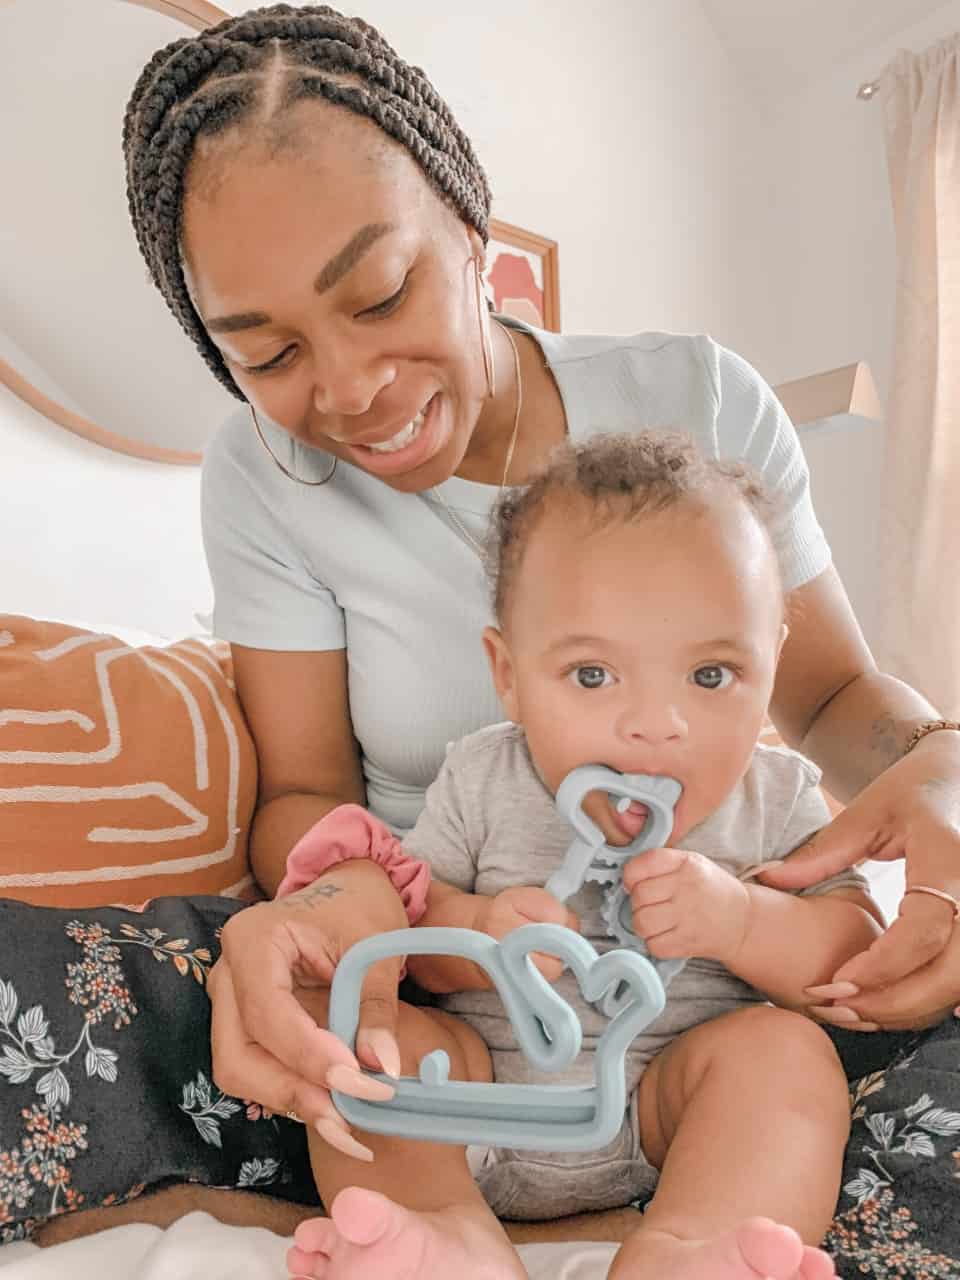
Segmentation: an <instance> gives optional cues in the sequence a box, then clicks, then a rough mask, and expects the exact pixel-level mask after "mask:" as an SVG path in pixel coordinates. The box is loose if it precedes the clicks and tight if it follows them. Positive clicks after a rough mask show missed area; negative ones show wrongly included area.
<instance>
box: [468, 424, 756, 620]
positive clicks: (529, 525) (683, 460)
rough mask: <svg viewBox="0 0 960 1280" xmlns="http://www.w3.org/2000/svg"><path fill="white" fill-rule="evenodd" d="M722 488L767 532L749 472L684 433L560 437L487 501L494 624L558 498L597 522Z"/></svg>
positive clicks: (625, 518) (704, 497) (700, 500)
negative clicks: (514, 483) (515, 483)
mask: <svg viewBox="0 0 960 1280" xmlns="http://www.w3.org/2000/svg"><path fill="white" fill-rule="evenodd" d="M724 493H725V494H728V495H730V496H733V497H734V498H735V499H736V500H738V501H739V502H741V503H743V505H744V506H745V507H746V508H747V509H748V510H749V511H750V513H751V514H752V515H753V516H754V518H755V519H756V521H757V523H758V525H759V526H760V527H761V528H762V529H763V530H764V532H765V533H766V534H767V535H768V536H769V533H770V520H771V516H772V504H771V502H770V499H769V497H768V495H767V493H766V490H765V489H764V487H763V484H762V482H761V480H760V477H759V476H758V475H757V473H756V472H754V471H753V469H752V468H750V467H748V466H747V465H746V464H745V463H743V462H727V461H720V460H719V459H716V458H708V457H705V456H704V455H703V454H702V453H701V452H700V451H699V450H698V449H697V447H696V445H695V444H694V443H693V441H692V439H690V437H689V436H685V435H681V434H679V433H666V432H653V431H643V432H638V433H629V434H626V433H625V434H606V433H601V434H598V435H594V436H593V437H591V438H590V439H589V440H587V441H585V442H584V443H582V444H577V445H574V444H570V443H569V442H568V441H565V442H564V443H563V444H561V445H559V446H558V448H557V449H555V450H554V451H553V453H552V454H551V455H550V458H549V459H548V461H547V463H546V465H545V467H544V468H543V469H542V470H541V471H540V472H539V473H538V474H537V475H536V476H535V477H534V479H533V480H532V481H531V482H530V484H529V485H527V486H526V487H525V488H521V489H516V490H514V491H512V492H511V491H505V492H504V493H502V494H501V496H500V498H499V500H498V502H497V503H496V505H495V507H494V509H493V514H492V518H491V525H490V533H489V537H488V542H487V547H486V553H487V554H486V564H487V574H488V578H489V582H490V590H491V595H492V598H493V609H494V616H495V617H496V619H497V622H498V624H499V625H501V626H502V625H503V623H504V620H505V617H506V613H507V605H508V599H509V594H510V590H511V587H512V585H513V582H514V579H515V578H516V575H517V573H518V571H519V568H520V565H521V562H522V560H523V556H524V552H525V551H526V548H527V546H528V544H529V542H530V538H531V536H532V534H533V532H534V530H535V529H536V528H537V526H538V525H539V524H540V522H541V521H542V520H543V518H544V516H545V515H546V514H547V512H548V511H550V510H552V509H554V507H555V506H556V505H557V504H558V503H560V502H566V503H567V504H569V505H573V504H576V505H577V507H578V508H579V509H580V510H581V511H582V510H584V509H585V510H586V514H587V518H588V520H589V522H590V525H591V526H592V527H593V528H597V529H600V528H604V527H606V526H608V525H610V524H612V523H614V522H617V521H619V522H622V523H625V524H626V523H630V522H633V521H637V520H641V519H643V518H644V517H647V516H652V515H656V514H658V513H659V512H662V511H667V510H669V509H671V508H674V507H678V506H680V505H682V504H685V503H686V504H690V505H695V506H700V507H703V506H704V505H705V504H706V503H707V502H708V501H709V500H710V498H711V497H714V496H716V495H717V494H724Z"/></svg>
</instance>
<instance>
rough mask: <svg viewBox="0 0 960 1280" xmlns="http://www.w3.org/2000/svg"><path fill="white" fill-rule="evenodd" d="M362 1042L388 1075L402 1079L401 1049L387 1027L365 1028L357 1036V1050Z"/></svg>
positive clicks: (395, 1078)
mask: <svg viewBox="0 0 960 1280" xmlns="http://www.w3.org/2000/svg"><path fill="white" fill-rule="evenodd" d="M360 1042H362V1043H363V1044H364V1045H366V1047H367V1048H368V1049H370V1050H371V1051H372V1053H373V1056H374V1057H375V1058H376V1060H377V1061H378V1062H379V1063H380V1066H381V1068H382V1070H383V1071H384V1073H385V1074H386V1075H388V1076H393V1078H394V1080H398V1079H399V1078H400V1048H399V1046H398V1045H397V1042H396V1040H395V1039H394V1038H393V1036H392V1035H391V1033H390V1032H389V1031H388V1030H387V1029H386V1027H370V1028H365V1029H364V1030H362V1031H361V1032H360V1033H359V1034H358V1036H357V1048H359V1047H360ZM391 1096H392V1095H391Z"/></svg>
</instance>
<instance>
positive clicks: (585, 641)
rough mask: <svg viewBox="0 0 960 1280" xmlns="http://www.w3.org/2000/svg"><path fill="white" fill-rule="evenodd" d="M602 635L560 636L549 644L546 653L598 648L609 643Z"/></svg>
mask: <svg viewBox="0 0 960 1280" xmlns="http://www.w3.org/2000/svg"><path fill="white" fill-rule="evenodd" d="M608 643H609V641H608V640H605V639H604V638H603V637H602V636H588V635H576V634H574V635H569V636H560V638H559V639H558V640H554V642H553V643H552V644H550V645H548V646H547V648H546V653H548V654H549V653H556V652H557V651H558V650H560V649H597V648H599V647H600V646H601V645H605V644H608Z"/></svg>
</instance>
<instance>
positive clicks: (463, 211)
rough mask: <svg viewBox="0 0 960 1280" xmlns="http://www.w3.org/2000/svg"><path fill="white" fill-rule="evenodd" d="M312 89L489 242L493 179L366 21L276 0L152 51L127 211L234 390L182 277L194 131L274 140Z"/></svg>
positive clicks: (171, 295)
mask: <svg viewBox="0 0 960 1280" xmlns="http://www.w3.org/2000/svg"><path fill="white" fill-rule="evenodd" d="M278 73H279V76H280V77H281V92H280V93H279V94H275V93H274V91H275V89H276V86H277V76H278ZM310 99H314V100H316V99H321V100H324V101H326V102H329V103H332V104H334V105H335V106H338V107H341V108H345V109H346V110H348V111H352V112H354V113H355V114H356V115H359V116H365V117H366V118H367V119H369V120H372V121H373V122H374V123H375V124H377V125H378V126H379V127H380V129H382V130H383V132H384V133H385V134H387V135H388V136H389V137H390V138H393V139H394V140H395V141H396V142H398V143H400V145H401V146H403V147H405V148H406V149H407V151H408V152H409V153H410V155H411V156H412V157H413V159H414V160H415V161H416V162H417V164H418V165H419V166H420V168H421V170H422V171H423V173H424V174H425V176H426V178H427V180H428V181H429V183H430V185H431V186H432V187H433V188H434V190H435V191H436V192H437V193H438V195H439V196H440V197H441V198H442V199H443V200H444V201H445V202H446V203H447V204H448V205H449V206H450V207H451V208H452V209H453V210H454V211H455V212H456V213H457V214H458V215H459V216H460V217H461V218H462V219H463V221H464V222H465V223H467V224H468V225H469V226H471V227H474V228H475V229H476V230H477V232H478V233H479V234H480V236H481V237H482V238H483V240H484V242H486V240H487V221H488V218H489V213H490V188H489V186H488V184H487V179H486V175H485V174H484V172H483V169H482V168H481V167H480V164H479V162H478V161H477V158H476V156H475V154H474V151H473V147H472V146H471V144H470V141H469V139H468V138H467V136H466V135H465V134H464V132H463V131H462V130H461V129H460V127H459V126H458V124H457V122H456V121H455V120H454V118H453V116H452V114H451V112H450V109H449V107H447V105H446V104H445V103H444V102H443V100H442V99H441V98H440V97H439V95H438V94H437V92H436V91H435V89H434V88H433V86H432V85H431V84H430V82H429V80H428V79H427V77H426V75H425V74H424V73H423V71H421V70H420V68H419V67H411V66H408V65H407V64H406V63H405V62H403V61H402V60H401V59H400V58H399V57H398V56H397V54H396V53H395V52H394V50H393V49H392V48H391V46H390V45H389V44H388V43H387V42H386V40H384V38H383V37H382V36H381V35H380V33H379V32H378V31H377V30H375V28H373V27H371V26H369V25H368V24H367V23H365V22H362V21H361V20H360V19H358V18H347V17H344V16H343V15H342V14H340V13H338V12H337V11H336V10H335V9H331V8H329V7H328V6H327V5H315V6H309V7H304V8H294V7H293V6H292V5H289V4H275V5H271V6H270V7H269V8H265V9H254V10H252V11H251V12H249V13H246V14H244V15H242V16H241V17H238V18H228V19H227V20H226V21H224V22H220V23H218V24H217V25H216V26H213V27H210V28H208V29H207V30H206V31H204V32H202V33H201V34H200V35H198V36H193V37H187V38H186V39H181V40H176V41H174V42H173V43H172V44H169V45H167V46H166V47H165V48H163V49H160V50H159V51H158V52H157V53H155V54H154V56H153V58H152V59H151V60H150V62H149V64H148V65H147V66H146V67H145V68H144V70H143V72H142V73H141V75H140V77H139V79H138V80H137V83H136V85H135V87H134V90H133V94H132V95H131V98H130V101H129V103H128V105H127V110H126V115H125V116H124V121H123V152H124V157H125V160H126V173H127V202H128V205H129V209H130V216H131V218H132V220H133V226H134V230H135V231H136V235H137V241H138V243H139V245H140V251H141V253H142V254H143V256H144V259H145V260H146V263H147V266H148V268H149V271H150V277H151V279H152V280H153V283H154V284H155V285H156V286H157V288H158V289H159V290H160V292H161V293H162V294H163V297H164V299H165V301H166V303H167V305H168V306H169V307H170V310H171V311H172V312H173V314H174V315H175V316H176V318H177V320H178V321H179V322H180V324H181V326H182V327H183V329H184V330H185V331H186V333H187V334H188V336H189V337H190V338H192V339H193V341H194V343H195V344H196V346H197V347H198V348H199V350H200V353H201V355H202V356H203V358H204V360H205V361H206V362H207V364H208V365H209V367H210V369H211V370H212V371H213V373H214V374H215V375H216V377H217V378H218V379H219V380H220V381H221V382H222V383H223V385H224V386H225V387H226V388H227V390H228V391H230V392H231V394H233V395H235V396H236V397H237V398H238V399H241V400H243V399H245V397H244V396H243V393H242V392H241V391H240V389H239V387H238V386H237V385H236V383H235V382H234V380H233V378H232V377H231V376H230V372H229V370H228V369H227V366H226V364H225V362H224V360H223V357H222V356H221V354H220V351H219V350H218V348H217V347H216V345H215V344H214V343H213V342H211V340H210V338H209V337H208V335H207V332H206V330H205V329H204V327H203V324H202V322H201V320H200V317H199V316H198V314H197V312H196V309H195V308H194V305H193V302H192V300H191V298H190V294H189V291H188V288H187V283H186V280H185V278H184V273H183V263H182V260H181V249H180V235H181V222H182V215H183V199H184V183H185V175H186V173H187V168H188V166H189V163H190V159H191V157H192V155H193V151H194V146H195V144H196V140H197V138H198V137H200V136H201V135H203V136H204V137H213V136H215V135H216V134H218V133H221V132H223V131H224V130H226V129H228V128H231V127H236V126H240V127H243V126H248V127H249V128H250V130H251V132H252V131H253V130H261V131H262V132H263V135H264V140H265V141H269V140H270V137H271V134H272V135H273V136H274V138H275V139H276V138H279V137H282V132H281V130H280V128H279V126H281V125H282V117H283V115H284V113H285V112H288V111H289V110H290V108H291V107H293V106H294V105H295V104H297V103H299V102H302V101H305V100H310Z"/></svg>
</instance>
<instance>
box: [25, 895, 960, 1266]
mask: <svg viewBox="0 0 960 1280" xmlns="http://www.w3.org/2000/svg"><path fill="white" fill-rule="evenodd" d="M243 905H244V904H242V903H238V902H235V901H232V900H227V899H221V898H191V899H182V898H162V899H157V900H156V901H154V902H152V903H149V904H148V905H147V906H146V907H145V908H144V909H143V910H142V911H140V912H134V911H131V910H129V909H125V908H120V907H99V908H89V909H85V910H80V911H70V910H61V909H54V908H49V907H46V908H38V907H32V906H28V905H27V904H24V903H19V902H11V901H0V938H2V940H3V943H2V946H0V1242H2V1243H5V1242H7V1241H10V1240H17V1239H22V1238H24V1237H25V1236H28V1235H29V1234H30V1233H31V1232H32V1231H33V1230H34V1229H35V1227H36V1226H37V1225H38V1224H39V1223H41V1222H42V1221H44V1220H45V1219H47V1218H49V1217H51V1216H52V1215H54V1214H59V1213H65V1212H69V1211H71V1210H75V1209H85V1208H92V1207H95V1206H106V1205H111V1204H119V1203H121V1202H123V1201H125V1200H129V1199H132V1198H134V1197H136V1196H137V1195H140V1194H141V1193H142V1192H143V1191H144V1190H147V1189H150V1188H156V1187H158V1186H159V1185H161V1184H163V1183H169V1182H199V1183H203V1184H205V1185H208V1186H216V1187H246V1188H255V1189H260V1190H263V1191H265V1192H268V1193H269V1194H270V1195H276V1196H281V1197H283V1198H285V1199H291V1200H297V1201H299V1202H301V1203H306V1204H318V1203H319V1202H318V1199H317V1195H316V1190H315V1187H314V1183H313V1178H312V1176H311V1172H310V1165H309V1160H308V1156H307V1146H306V1138H305V1133H304V1130H303V1127H302V1126H301V1125H297V1124H293V1123H291V1122H290V1121H288V1120H285V1119H282V1118H278V1117H276V1116H273V1115H271V1114H270V1112H268V1111H265V1110H264V1109H262V1108H261V1107H259V1106H258V1105H257V1104H256V1103H252V1102H245V1101H242V1100H240V1099H237V1098H231V1097H228V1096H226V1095H225V1094H223V1093H222V1092H221V1091H220V1090H219V1089H218V1088H217V1087H216V1085H215V1084H214V1083H213V1077H212V1071H211V1063H210V1008H209V1002H208V999H207V994H206V988H205V983H206V977H207V974H208V973H209V970H210V967H211V965H212V964H213V962H214V961H215V960H216V957H217V955H218V954H219V934H220V930H221V928H222V927H223V924H224V923H225V922H226V921H227V920H228V919H229V918H230V916H231V915H233V914H234V912H236V911H238V910H241V909H242V908H243ZM833 1038H834V1040H835V1043H836V1044H837V1047H838V1050H839V1051H840V1054H841V1057H842V1058H843V1059H844V1061H845V1065H846V1067H847V1073H848V1075H849V1076H852V1077H855V1078H854V1079H852V1082H851V1102H852V1130H851V1136H850V1142H849V1144H848V1147H847V1154H846V1160H845V1164H844V1173H843V1180H842V1188H841V1193H840V1202H839V1204H838V1206H837V1215H836V1218H835V1219H834V1222H833V1224H832V1226H831V1228H830V1231H829V1234H828V1236H827V1239H826V1241H825V1247H826V1248H827V1249H828V1250H829V1252H830V1253H831V1255H832V1256H833V1258H834V1260H835V1263H836V1267H837V1273H838V1275H839V1276H840V1277H842V1278H843V1280H960V1019H957V1018H949V1019H947V1021H946V1022H944V1023H943V1024H942V1025H941V1026H939V1027H937V1028H935V1029H934V1030H932V1031H928V1032H924V1033H921V1034H919V1035H911V1036H881V1035H877V1036H866V1035H861V1036H854V1035H852V1034H851V1033H842V1032H838V1033H835V1034H834V1036H833Z"/></svg>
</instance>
